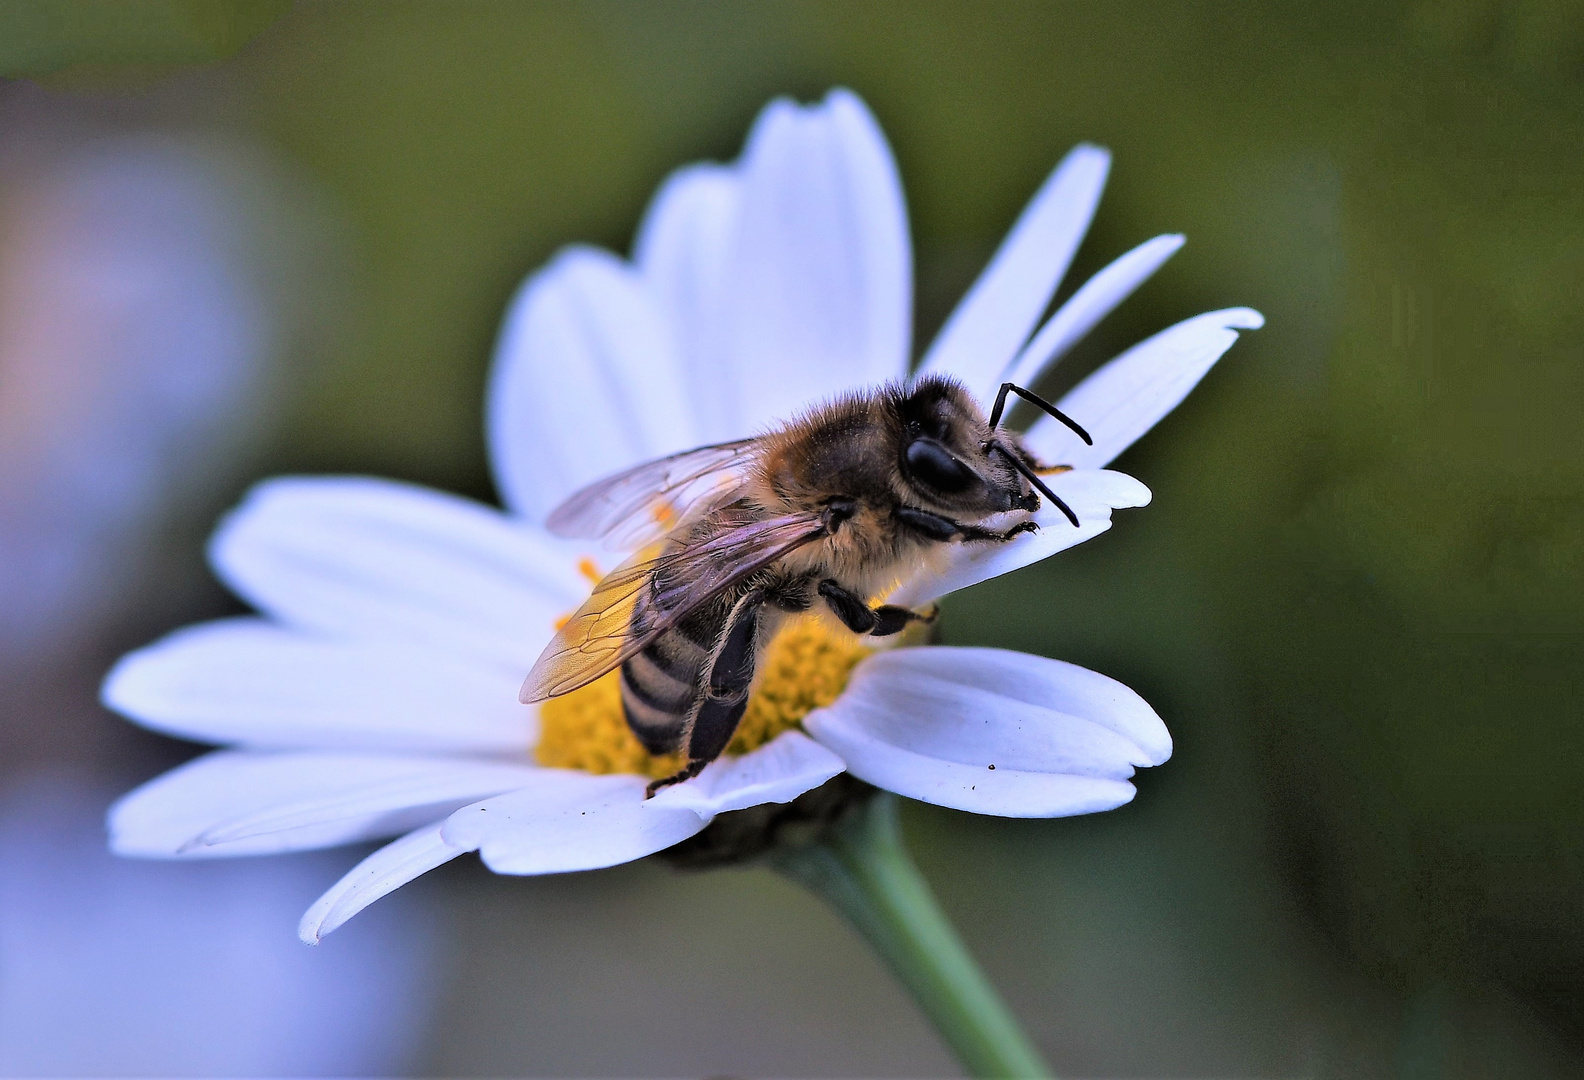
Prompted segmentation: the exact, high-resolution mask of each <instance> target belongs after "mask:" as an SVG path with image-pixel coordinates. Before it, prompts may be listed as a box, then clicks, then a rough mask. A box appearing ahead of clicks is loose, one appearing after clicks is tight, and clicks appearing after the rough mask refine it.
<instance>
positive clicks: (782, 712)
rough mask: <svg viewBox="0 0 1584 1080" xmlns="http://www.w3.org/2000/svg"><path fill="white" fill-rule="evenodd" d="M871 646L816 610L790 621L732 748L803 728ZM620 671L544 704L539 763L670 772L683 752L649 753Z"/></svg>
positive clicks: (762, 669)
mask: <svg viewBox="0 0 1584 1080" xmlns="http://www.w3.org/2000/svg"><path fill="white" fill-rule="evenodd" d="M870 651H871V650H869V649H868V648H865V647H864V646H863V645H860V644H859V643H858V641H857V639H856V638H855V637H854V636H853V635H852V634H848V633H844V632H842V631H839V630H835V629H832V628H830V627H828V626H827V625H826V624H825V622H824V620H823V619H821V618H818V617H816V616H813V615H800V616H797V617H796V618H793V619H791V620H790V621H788V622H787V623H786V624H785V625H784V626H783V627H782V629H781V632H780V633H778V634H777V635H776V636H775V638H774V639H773V640H772V641H771V642H770V647H769V648H768V649H766V650H765V653H764V656H763V657H761V659H760V661H759V668H758V671H757V672H756V673H755V676H754V686H753V690H752V692H751V693H750V694H749V697H748V711H747V712H746V713H744V714H743V718H742V723H740V724H738V725H737V733H736V734H735V735H733V736H732V741H731V744H730V745H729V746H727V747H726V753H727V754H730V755H737V754H746V753H747V752H748V751H750V750H754V749H757V748H758V747H761V746H763V745H764V744H765V743H767V742H769V741H770V740H771V739H773V738H775V737H776V736H777V735H779V734H781V733H782V732H783V731H788V730H790V729H792V728H795V727H797V726H798V724H799V723H800V722H801V721H802V719H803V718H804V717H805V716H807V715H808V714H809V713H811V712H813V711H814V710H815V709H818V708H822V707H824V706H826V705H829V704H830V703H831V702H833V701H835V700H836V698H837V696H838V695H840V694H841V692H842V690H844V689H845V688H846V686H847V679H848V678H849V676H851V675H852V669H853V667H854V666H856V665H857V663H858V661H860V660H862V659H863V658H864V657H865V656H868V655H869V653H870ZM620 680H621V672H620V671H613V672H611V673H610V674H609V675H606V676H604V677H603V678H601V679H597V680H596V681H594V682H592V683H590V684H589V685H587V686H585V687H583V688H582V689H581V690H574V691H573V692H572V693H570V694H564V695H562V696H561V697H558V698H551V699H550V700H549V701H547V702H545V703H544V704H543V705H541V706H539V745H538V747H537V748H535V750H534V756H535V757H536V758H537V759H538V761H539V764H541V765H549V766H552V767H555V768H562V769H582V770H583V771H584V772H591V773H617V772H626V773H638V774H640V775H642V776H648V777H650V778H652V779H656V780H658V779H661V778H662V777H666V776H671V775H673V774H675V773H676V772H677V770H679V769H681V768H682V766H683V765H684V764H685V762H684V761H683V759H682V756H681V755H679V754H667V755H663V756H660V757H655V756H652V755H650V754H649V753H648V752H647V751H645V750H644V748H643V745H642V744H641V743H639V741H638V738H637V736H635V735H634V734H633V733H632V730H631V729H630V728H628V726H627V721H626V718H625V717H623V716H622V707H621V682H620Z"/></svg>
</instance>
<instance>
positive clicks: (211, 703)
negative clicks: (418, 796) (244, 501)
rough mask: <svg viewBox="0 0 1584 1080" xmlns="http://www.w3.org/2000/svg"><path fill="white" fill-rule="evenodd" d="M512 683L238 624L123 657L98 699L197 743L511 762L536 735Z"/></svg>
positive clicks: (429, 656)
mask: <svg viewBox="0 0 1584 1080" xmlns="http://www.w3.org/2000/svg"><path fill="white" fill-rule="evenodd" d="M542 633H543V637H544V638H545V639H546V640H548V638H549V632H548V626H546V628H544V630H543V632H542ZM518 681H519V676H518V673H517V672H515V671H513V670H512V669H511V668H509V667H506V666H504V665H495V664H491V663H488V662H475V661H470V660H468V659H465V658H463V657H461V656H458V655H455V654H448V653H444V652H438V651H433V650H428V649H424V648H422V647H419V646H417V645H413V644H409V643H405V642H395V641H366V640H334V639H332V640H326V639H324V638H322V637H316V636H313V635H310V634H303V633H298V632H295V631H291V630H287V629H283V628H282V627H280V626H279V625H278V624H275V623H270V622H266V621H265V620H263V619H254V618H246V617H242V618H235V619H222V620H219V621H216V622H210V623H200V624H198V625H197V626H192V627H188V628H186V629H184V630H178V631H176V632H175V633H173V634H170V635H168V636H166V637H165V638H162V639H161V640H159V641H157V642H155V643H154V644H152V645H149V646H146V647H144V648H142V649H139V650H137V651H136V652H133V653H129V654H128V655H126V656H124V657H122V658H121V660H120V661H119V662H117V664H116V666H115V667H114V668H112V669H111V671H110V674H109V675H108V676H107V677H106V679H105V684H104V689H103V691H102V698H103V701H104V703H105V705H106V706H107V707H109V708H112V709H115V710H116V711H117V712H120V713H123V714H125V715H127V716H130V717H132V718H133V719H135V720H137V722H138V723H140V724H142V725H143V726H144V727H146V728H149V729H151V730H153V731H159V732H163V733H165V734H167V735H174V736H176V737H178V738H184V739H193V740H196V741H201V742H213V743H222V744H234V745H243V746H252V747H259V748H266V749H282V750H291V749H305V748H315V749H334V748H343V749H359V750H411V751H426V750H427V751H442V752H451V753H508V754H509V753H522V752H523V751H525V750H526V749H527V748H528V747H529V746H531V745H533V743H534V740H535V738H536V734H537V727H536V717H535V714H534V713H533V712H532V711H530V710H527V709H524V708H523V707H522V706H520V705H518V704H517V689H516V688H517V683H518Z"/></svg>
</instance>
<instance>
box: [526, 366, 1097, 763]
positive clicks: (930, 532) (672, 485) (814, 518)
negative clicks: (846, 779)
mask: <svg viewBox="0 0 1584 1080" xmlns="http://www.w3.org/2000/svg"><path fill="white" fill-rule="evenodd" d="M1010 392H1015V393H1017V394H1019V395H1020V396H1022V397H1024V398H1026V399H1028V400H1030V401H1032V402H1034V403H1035V404H1037V405H1039V406H1040V407H1041V408H1043V409H1045V410H1046V411H1047V412H1049V413H1051V414H1052V415H1053V416H1056V417H1057V418H1058V419H1060V420H1062V421H1063V422H1065V423H1067V424H1068V425H1069V426H1071V427H1072V428H1073V429H1074V430H1076V431H1078V432H1079V434H1080V435H1083V436H1084V438H1086V439H1087V438H1088V436H1087V434H1085V433H1084V432H1083V430H1082V428H1079V427H1078V425H1077V424H1076V423H1074V422H1073V421H1072V420H1071V419H1070V418H1068V417H1066V416H1065V415H1064V414H1062V413H1061V412H1060V411H1059V410H1057V409H1056V408H1055V406H1053V405H1051V404H1050V403H1048V402H1046V401H1044V400H1043V399H1041V398H1039V397H1037V396H1036V395H1034V394H1032V393H1030V392H1029V391H1027V390H1024V389H1022V388H1021V387H1017V386H1013V385H1012V384H1010V383H1005V384H1003V385H1002V387H1001V391H1000V393H999V394H998V395H997V397H996V401H995V404H994V407H993V408H992V409H991V412H990V415H989V417H986V416H985V414H984V412H983V410H982V409H981V408H980V406H979V404H978V402H977V401H976V400H975V399H974V398H973V396H972V395H971V394H970V393H969V392H968V391H967V390H966V389H965V388H964V387H963V386H962V385H961V384H960V383H958V382H956V381H955V380H952V379H947V378H941V377H935V376H927V377H925V378H922V379H920V380H919V381H917V382H916V383H913V384H907V383H902V382H895V383H886V384H883V385H881V386H878V387H874V388H871V389H868V390H860V391H855V392H852V393H848V394H844V395H842V396H840V397H837V398H834V399H832V400H830V401H827V402H825V403H823V404H820V405H817V406H815V407H813V408H811V409H809V410H807V411H805V412H804V413H802V414H801V415H799V416H797V417H795V418H793V419H792V420H790V421H788V422H786V423H784V424H782V425H781V426H779V427H777V428H775V429H774V430H772V431H769V432H766V433H765V434H763V435H760V436H758V437H756V438H753V439H743V440H739V441H737V442H733V443H722V444H719V445H715V446H705V447H700V448H698V449H697V450H691V451H686V452H684V453H681V454H674V455H672V456H671V457H668V458H663V459H661V460H659V461H654V462H648V463H645V464H643V465H639V466H636V467H635V468H633V469H629V470H627V471H626V472H623V473H619V474H617V475H615V476H612V477H609V478H607V479H605V480H602V481H598V482H596V483H595V484H592V485H590V486H589V487H587V488H584V489H583V490H581V491H579V492H577V493H575V494H574V495H573V496H572V497H571V498H570V499H568V500H567V502H566V503H564V504H562V505H561V506H560V507H558V508H557V509H556V510H555V511H554V512H552V514H551V516H550V520H549V522H548V524H549V527H550V529H551V531H553V532H556V533H558V534H560V535H562V536H569V537H584V538H609V537H622V538H623V539H625V540H626V541H627V542H628V544H629V546H630V547H635V548H639V549H640V550H639V553H638V554H637V555H634V556H633V557H632V558H630V559H629V560H628V561H627V562H626V563H624V564H623V565H622V566H620V567H618V568H617V569H616V570H615V571H613V572H612V573H610V574H608V575H607V576H606V577H605V578H603V579H602V580H601V581H600V582H599V584H598V585H597V586H596V587H595V589H594V594H593V596H591V597H590V598H589V600H588V601H587V602H586V603H585V604H584V605H583V606H582V607H580V608H579V609H578V610H577V611H576V612H575V613H573V615H572V616H571V617H570V618H569V619H568V620H567V622H566V624H565V625H563V626H562V627H561V629H560V630H559V631H558V633H557V635H556V638H555V639H554V640H553V641H552V642H551V643H550V645H549V647H547V648H546V649H545V652H544V653H543V655H541V656H540V658H539V661H538V662H537V663H536V664H535V665H534V668H533V671H531V672H530V673H529V675H528V679H527V681H526V682H525V683H524V686H523V693H522V698H523V700H524V701H540V700H544V699H545V698H549V697H555V696H558V695H560V694H564V693H568V692H570V691H572V690H575V689H577V688H579V687H581V686H585V685H587V684H588V683H589V682H592V681H593V680H594V679H596V678H598V677H599V676H601V675H603V674H605V673H607V672H609V671H612V670H615V669H617V668H619V669H620V670H621V688H622V704H623V710H624V713H625V715H626V717H627V721H628V725H629V726H630V727H631V728H632V730H633V732H634V734H636V735H637V737H638V738H639V740H640V741H641V742H642V743H643V744H644V746H645V747H646V748H647V749H648V750H649V751H650V752H651V753H653V754H666V753H682V754H683V755H684V756H685V758H686V761H687V765H686V767H685V768H684V769H683V770H682V771H681V772H679V773H677V774H676V775H675V776H672V777H669V778H667V779H665V780H660V781H656V782H655V784H653V785H651V794H652V793H653V790H654V789H655V788H658V787H663V786H665V785H666V784H669V783H677V782H680V781H683V780H686V779H688V778H689V777H692V776H695V775H697V774H698V773H699V771H701V770H702V769H703V768H704V767H705V766H706V765H708V764H709V763H710V762H711V761H713V760H715V758H717V757H718V756H719V755H720V754H721V753H722V752H723V751H724V749H725V747H726V744H727V743H728V742H729V741H730V738H731V736H732V733H733V732H734V731H735V730H736V727H737V723H738V721H739V720H740V719H741V717H742V715H743V712H744V710H745V709H746V707H747V698H748V692H749V688H750V685H751V684H752V681H753V675H754V670H755V667H756V665H757V663H758V658H759V656H760V654H761V653H762V652H763V650H764V648H765V647H766V646H767V645H768V643H769V641H770V640H771V638H772V637H773V636H774V635H775V633H776V632H777V631H778V629H779V627H780V626H781V624H782V623H783V622H784V621H785V619H786V617H787V616H789V615H792V614H796V613H800V612H806V611H809V610H810V609H813V608H815V607H816V606H819V607H820V608H821V610H822V611H828V612H829V613H830V614H832V615H834V616H835V618H836V619H837V620H838V621H839V622H840V623H841V624H842V625H844V626H845V627H847V629H848V630H850V631H851V632H852V633H854V634H861V635H870V636H876V637H885V636H889V635H892V634H896V633H898V632H900V631H901V630H902V629H904V628H905V627H906V626H907V625H908V624H909V623H911V622H916V621H919V620H921V619H926V620H927V619H929V618H932V617H933V616H932V615H926V614H921V613H919V612H914V611H909V610H907V609H905V608H900V607H895V606H892V605H887V604H884V603H882V604H880V605H879V606H878V607H877V606H873V605H874V599H875V597H876V595H877V594H879V593H880V592H881V591H883V590H884V589H885V588H888V587H889V586H890V585H892V584H894V583H895V582H896V581H898V580H900V579H901V578H904V577H906V576H907V575H908V573H909V572H911V571H914V570H916V569H918V568H919V566H920V565H921V564H922V562H924V561H925V560H928V559H930V558H931V557H932V556H938V555H939V553H940V552H941V550H942V549H943V547H944V546H946V545H952V544H985V543H1007V542H1009V541H1011V540H1013V539H1015V538H1016V537H1017V536H1019V535H1021V534H1022V533H1025V532H1031V531H1033V530H1034V529H1035V528H1037V525H1036V523H1035V522H1034V520H1033V517H1032V514H1033V512H1034V511H1035V510H1037V509H1038V508H1039V506H1040V496H1041V495H1043V496H1045V497H1046V498H1048V499H1050V500H1051V501H1052V502H1053V503H1054V504H1055V505H1056V506H1057V507H1058V508H1060V509H1061V510H1062V511H1063V512H1064V513H1065V514H1066V515H1067V517H1068V518H1069V519H1070V520H1071V521H1072V523H1073V524H1074V525H1077V524H1078V520H1077V517H1076V515H1074V514H1073V513H1072V511H1071V510H1070V509H1069V508H1068V507H1067V506H1066V505H1065V504H1064V503H1062V502H1061V500H1060V499H1059V498H1057V496H1056V495H1055V494H1054V492H1052V491H1051V490H1050V488H1049V487H1048V486H1047V485H1046V484H1045V483H1044V482H1043V481H1042V480H1041V479H1040V473H1041V471H1042V470H1044V469H1045V468H1046V467H1045V466H1041V465H1040V463H1039V462H1037V461H1036V460H1035V459H1034V457H1033V455H1031V454H1030V453H1029V452H1028V450H1027V449H1026V448H1025V447H1024V446H1023V444H1022V442H1021V441H1020V440H1019V439H1018V438H1017V436H1016V435H1015V434H1013V433H1012V432H1010V431H1007V430H1005V429H1002V428H1001V427H1000V426H999V421H1000V419H1001V415H1002V413H1003V411H1004V407H1005V404H1006V399H1007V395H1008V393H1010ZM1056 468H1060V467H1059V466H1058V467H1056ZM657 509H658V510H663V511H664V512H663V513H659V512H657ZM992 522H993V523H994V524H992Z"/></svg>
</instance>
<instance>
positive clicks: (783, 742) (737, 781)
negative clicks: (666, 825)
mask: <svg viewBox="0 0 1584 1080" xmlns="http://www.w3.org/2000/svg"><path fill="white" fill-rule="evenodd" d="M843 768H845V766H844V765H843V764H842V759H841V758H839V757H837V756H836V755H835V754H833V753H831V752H830V751H829V750H827V749H825V748H824V747H823V746H821V745H820V744H819V743H817V742H815V741H814V740H813V739H811V738H809V737H808V736H807V735H804V734H803V733H802V732H801V731H788V732H785V733H783V734H781V735H779V736H777V737H776V738H775V739H773V740H771V741H770V742H769V743H766V744H765V745H764V746H761V747H759V749H757V750H754V751H751V752H749V753H747V754H744V755H742V756H741V757H735V758H728V757H723V758H718V759H716V760H715V761H714V762H713V763H712V764H711V765H710V766H709V767H708V768H706V769H705V770H704V771H703V772H702V773H700V774H699V775H698V776H695V777H694V778H693V779H692V780H689V781H687V782H686V783H683V784H675V785H673V786H671V787H668V788H662V789H661V790H660V791H658V792H657V793H656V794H655V797H654V799H653V800H651V801H652V802H653V803H656V804H659V805H662V806H673V807H686V808H687V809H690V810H692V811H694V812H695V813H697V814H698V815H699V816H700V817H704V818H706V819H708V818H711V817H714V816H715V815H716V814H723V813H725V812H726V811H728V810H742V809H745V808H747V807H750V806H758V805H759V804H760V803H770V802H776V803H784V802H791V801H792V800H793V799H795V798H797V797H798V796H799V795H801V794H803V793H804V792H805V791H812V790H813V789H814V788H817V787H819V786H820V785H821V784H823V783H824V782H825V781H827V780H829V779H830V778H831V777H833V776H835V775H836V774H837V773H839V772H841V771H842V769H843Z"/></svg>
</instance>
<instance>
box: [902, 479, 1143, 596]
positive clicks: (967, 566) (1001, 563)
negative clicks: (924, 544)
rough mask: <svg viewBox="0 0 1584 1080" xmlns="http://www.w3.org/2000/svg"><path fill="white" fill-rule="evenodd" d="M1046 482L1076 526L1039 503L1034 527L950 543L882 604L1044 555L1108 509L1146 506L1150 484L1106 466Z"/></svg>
mask: <svg viewBox="0 0 1584 1080" xmlns="http://www.w3.org/2000/svg"><path fill="white" fill-rule="evenodd" d="M1045 483H1046V484H1047V485H1049V487H1050V489H1051V490H1052V491H1054V492H1055V493H1056V494H1057V495H1058V496H1059V497H1060V498H1061V500H1062V501H1063V502H1065V503H1066V504H1067V505H1068V507H1069V508H1071V510H1072V511H1073V513H1074V514H1076V515H1077V516H1078V525H1077V527H1076V528H1075V527H1074V526H1073V524H1072V522H1071V521H1069V520H1068V519H1067V516H1066V515H1065V514H1064V513H1062V511H1061V510H1060V508H1058V507H1055V506H1051V505H1049V504H1046V505H1043V506H1041V507H1040V509H1039V510H1038V511H1037V512H1036V513H1035V515H1034V520H1035V522H1036V523H1038V525H1039V526H1040V528H1039V531H1038V532H1036V533H1033V534H1028V535H1023V536H1019V537H1017V538H1015V539H1013V540H1011V541H1008V542H1007V543H1004V544H993V543H972V544H956V545H953V546H952V547H950V548H949V549H947V551H946V552H945V553H944V556H943V558H942V559H941V561H940V562H939V563H938V564H936V565H934V566H932V567H931V568H930V569H927V570H925V571H923V572H921V573H919V574H916V575H915V576H914V577H912V578H910V579H908V580H907V581H905V582H903V583H902V585H901V586H899V587H898V588H897V589H896V591H895V592H893V593H892V594H891V595H890V596H889V597H887V603H892V604H900V605H902V606H904V607H912V608H919V607H923V606H924V605H925V604H928V603H929V602H930V601H932V600H936V599H938V598H940V597H942V596H945V595H946V594H947V593H952V592H956V591H957V590H959V589H966V588H968V587H969V586H970V585H977V584H978V583H979V582H981V581H988V580H989V579H990V578H993V577H999V576H1000V575H1002V574H1009V573H1011V572H1012V571H1014V570H1017V569H1019V568H1021V567H1024V566H1028V565H1029V564H1031V563H1036V562H1039V561H1040V560H1042V559H1048V558H1050V557H1051V556H1052V555H1054V554H1056V553H1057V552H1059V551H1065V550H1066V549H1067V548H1070V547H1074V546H1076V545H1078V544H1081V543H1083V542H1084V541H1085V540H1090V539H1093V538H1094V537H1096V536H1099V535H1100V534H1101V533H1103V532H1105V531H1106V530H1107V529H1109V528H1110V527H1111V511H1112V510H1116V509H1122V508H1126V507H1134V506H1147V505H1148V504H1149V501H1150V491H1149V488H1147V487H1145V486H1144V485H1143V484H1141V483H1139V482H1138V481H1137V480H1135V479H1133V477H1131V476H1128V475H1127V474H1126V473H1119V472H1112V471H1111V470H1109V469H1074V470H1073V471H1071V472H1064V473H1057V474H1055V475H1053V476H1047V477H1045Z"/></svg>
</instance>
